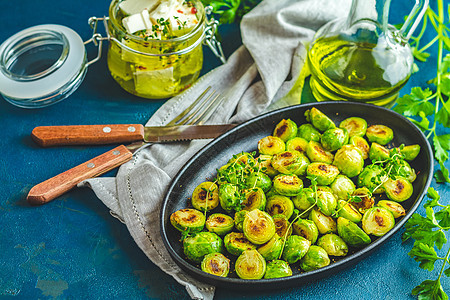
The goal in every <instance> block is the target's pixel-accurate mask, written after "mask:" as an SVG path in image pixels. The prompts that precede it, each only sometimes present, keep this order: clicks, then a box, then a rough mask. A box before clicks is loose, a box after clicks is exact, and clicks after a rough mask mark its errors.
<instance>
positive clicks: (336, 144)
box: [320, 128, 348, 151]
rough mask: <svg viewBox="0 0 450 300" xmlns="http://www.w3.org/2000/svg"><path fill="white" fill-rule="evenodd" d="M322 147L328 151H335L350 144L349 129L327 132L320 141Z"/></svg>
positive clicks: (333, 129) (335, 129)
mask: <svg viewBox="0 0 450 300" xmlns="http://www.w3.org/2000/svg"><path fill="white" fill-rule="evenodd" d="M320 142H321V143H322V146H323V148H324V149H325V150H327V151H335V150H337V149H339V148H341V147H342V146H343V145H345V144H347V143H348V132H347V129H342V128H331V129H328V130H326V131H325V132H324V133H323V134H322V137H321V139H320Z"/></svg>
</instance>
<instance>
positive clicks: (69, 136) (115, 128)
mask: <svg viewBox="0 0 450 300" xmlns="http://www.w3.org/2000/svg"><path fill="white" fill-rule="evenodd" d="M234 126H236V124H222V125H179V126H167V127H166V126H153V127H144V126H142V125H141V124H112V125H73V126H40V127H36V128H34V129H33V132H32V133H31V136H32V138H33V139H34V141H35V142H36V143H38V144H39V145H41V146H43V147H49V146H67V145H104V144H115V143H120V144H122V143H131V142H136V141H144V142H153V143H158V142H171V141H183V140H192V139H208V138H215V137H217V136H219V135H220V134H222V133H224V132H226V131H228V130H230V129H231V128H233V127H234Z"/></svg>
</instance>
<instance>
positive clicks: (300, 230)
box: [292, 219, 319, 244]
mask: <svg viewBox="0 0 450 300" xmlns="http://www.w3.org/2000/svg"><path fill="white" fill-rule="evenodd" d="M292 228H293V230H294V233H295V234H296V235H299V236H302V237H304V238H305V239H307V240H308V241H310V242H311V244H314V243H316V241H317V238H318V237H319V229H317V226H316V223H314V222H313V221H311V220H306V219H297V220H296V221H295V222H294V223H292Z"/></svg>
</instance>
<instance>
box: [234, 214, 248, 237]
mask: <svg viewBox="0 0 450 300" xmlns="http://www.w3.org/2000/svg"><path fill="white" fill-rule="evenodd" d="M247 213H248V211H247V210H240V211H237V212H236V213H235V214H234V227H235V228H236V229H237V230H238V231H240V232H242V231H244V228H243V226H244V219H245V215H246V214H247Z"/></svg>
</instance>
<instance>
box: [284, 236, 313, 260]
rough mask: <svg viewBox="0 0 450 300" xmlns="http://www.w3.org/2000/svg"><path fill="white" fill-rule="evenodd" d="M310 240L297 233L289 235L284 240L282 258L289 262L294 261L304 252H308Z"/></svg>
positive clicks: (303, 254)
mask: <svg viewBox="0 0 450 300" xmlns="http://www.w3.org/2000/svg"><path fill="white" fill-rule="evenodd" d="M310 246H311V242H310V241H308V240H307V239H305V238H304V237H302V236H299V235H291V236H290V237H288V238H287V240H286V245H285V246H284V249H283V255H282V257H283V259H284V260H285V261H287V262H288V263H290V264H293V263H296V262H297V261H299V260H300V259H301V258H302V257H303V256H305V254H306V252H308V249H309V247H310Z"/></svg>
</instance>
